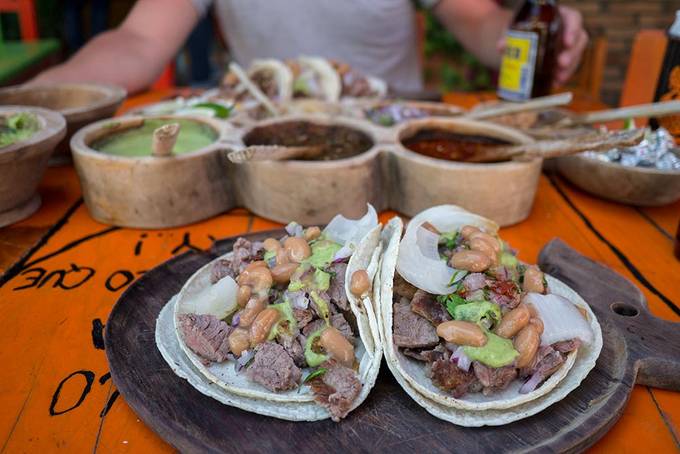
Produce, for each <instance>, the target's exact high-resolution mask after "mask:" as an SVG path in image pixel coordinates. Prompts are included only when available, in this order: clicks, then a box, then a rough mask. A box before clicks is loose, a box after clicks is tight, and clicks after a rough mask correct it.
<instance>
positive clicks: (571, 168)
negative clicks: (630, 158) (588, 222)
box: [557, 155, 680, 206]
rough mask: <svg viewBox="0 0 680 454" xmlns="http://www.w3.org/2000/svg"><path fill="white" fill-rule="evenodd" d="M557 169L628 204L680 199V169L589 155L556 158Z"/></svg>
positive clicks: (599, 193)
mask: <svg viewBox="0 0 680 454" xmlns="http://www.w3.org/2000/svg"><path fill="white" fill-rule="evenodd" d="M557 169H558V171H559V172H560V173H561V174H562V175H563V176H564V177H565V178H566V179H567V180H569V181H571V182H572V183H573V184H575V185H576V186H578V187H579V188H581V189H583V190H584V191H587V192H589V193H591V194H594V195H596V196H598V197H602V198H604V199H608V200H613V201H615V202H620V203H625V204H628V205H638V206H660V205H666V204H669V203H673V202H675V201H677V200H679V199H680V171H677V170H676V171H672V170H658V169H650V168H643V167H628V166H623V165H621V164H617V163H613V162H604V161H599V160H597V159H593V158H588V157H586V156H581V155H574V156H565V157H561V158H558V159H557Z"/></svg>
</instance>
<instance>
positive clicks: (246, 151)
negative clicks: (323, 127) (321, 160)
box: [227, 145, 323, 164]
mask: <svg viewBox="0 0 680 454" xmlns="http://www.w3.org/2000/svg"><path fill="white" fill-rule="evenodd" d="M322 152H323V147H322V146H321V145H307V146H301V147H284V146H281V145H253V146H250V147H246V148H243V149H242V150H235V151H232V152H230V153H229V154H228V155H227V157H228V158H229V160H230V161H231V162H233V163H235V164H243V163H244V162H249V161H285V160H288V159H298V158H307V159H310V158H315V157H317V156H319V155H321V153H322Z"/></svg>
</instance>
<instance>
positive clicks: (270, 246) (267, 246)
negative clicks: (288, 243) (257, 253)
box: [262, 238, 281, 251]
mask: <svg viewBox="0 0 680 454" xmlns="http://www.w3.org/2000/svg"><path fill="white" fill-rule="evenodd" d="M262 245H263V246H264V250H265V251H278V250H279V249H281V242H280V241H279V240H277V239H276V238H267V239H266V240H264V241H263V242H262Z"/></svg>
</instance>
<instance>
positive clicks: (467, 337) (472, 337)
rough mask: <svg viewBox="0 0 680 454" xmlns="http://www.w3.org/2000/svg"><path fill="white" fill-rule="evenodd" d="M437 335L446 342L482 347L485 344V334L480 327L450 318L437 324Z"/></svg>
mask: <svg viewBox="0 0 680 454" xmlns="http://www.w3.org/2000/svg"><path fill="white" fill-rule="evenodd" d="M437 335H438V336H439V337H442V338H444V340H445V341H446V342H451V343H454V344H457V345H470V346H472V347H483V346H484V345H486V335H485V334H484V332H483V331H482V329H481V328H480V327H479V326H477V325H475V324H474V323H470V322H463V321H459V320H450V321H448V322H444V323H440V324H439V325H437Z"/></svg>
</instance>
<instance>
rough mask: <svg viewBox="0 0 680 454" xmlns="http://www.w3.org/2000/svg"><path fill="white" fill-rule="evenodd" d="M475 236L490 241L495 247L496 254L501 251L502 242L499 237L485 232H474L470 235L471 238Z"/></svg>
mask: <svg viewBox="0 0 680 454" xmlns="http://www.w3.org/2000/svg"><path fill="white" fill-rule="evenodd" d="M475 238H479V239H482V240H484V241H486V242H487V243H489V245H490V246H491V247H493V250H494V251H496V254H498V253H499V252H501V244H500V242H499V241H498V238H495V237H493V236H492V235H489V234H488V233H485V232H481V231H480V232H474V233H472V235H470V238H469V239H470V240H473V239H475Z"/></svg>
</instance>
